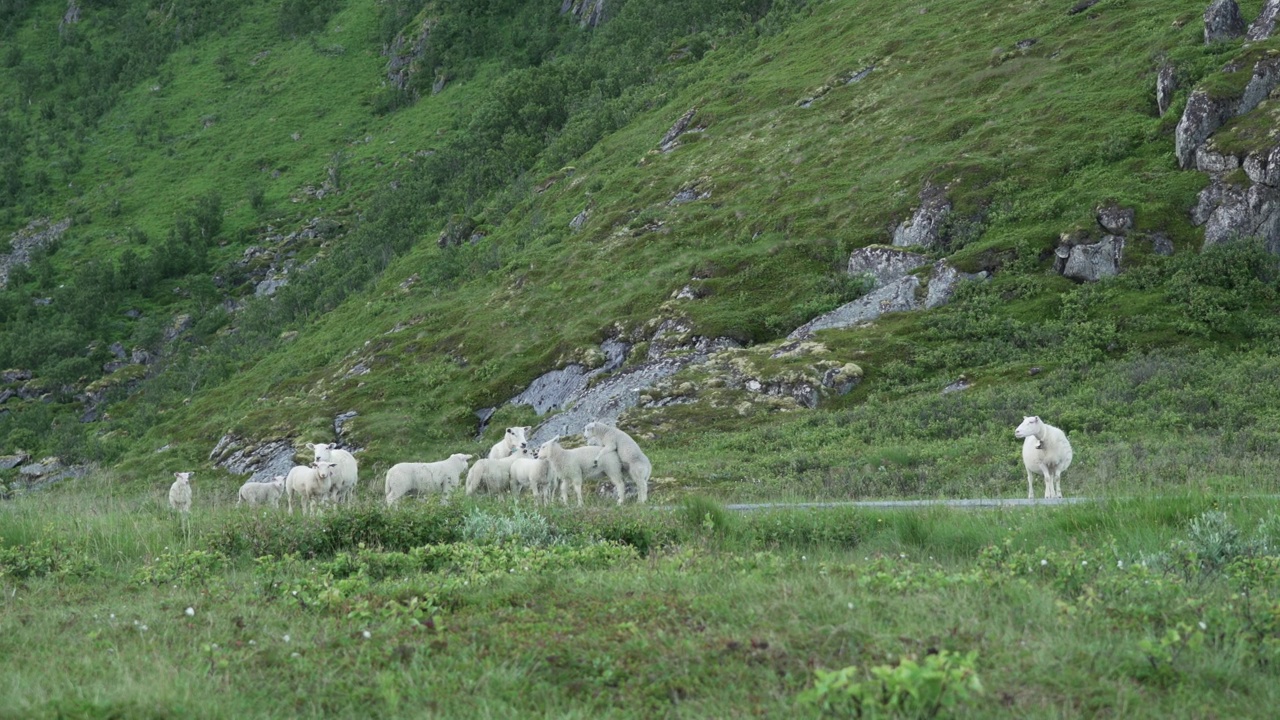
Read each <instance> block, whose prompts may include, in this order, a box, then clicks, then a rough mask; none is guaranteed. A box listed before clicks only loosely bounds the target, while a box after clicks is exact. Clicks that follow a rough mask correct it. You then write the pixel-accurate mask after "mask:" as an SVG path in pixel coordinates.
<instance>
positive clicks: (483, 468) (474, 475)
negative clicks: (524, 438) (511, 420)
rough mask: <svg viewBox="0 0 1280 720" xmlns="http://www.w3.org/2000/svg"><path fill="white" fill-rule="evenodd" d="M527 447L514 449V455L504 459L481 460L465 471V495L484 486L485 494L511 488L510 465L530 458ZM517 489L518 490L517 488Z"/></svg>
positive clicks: (530, 454)
mask: <svg viewBox="0 0 1280 720" xmlns="http://www.w3.org/2000/svg"><path fill="white" fill-rule="evenodd" d="M532 455H533V453H531V452H529V447H528V445H524V446H522V447H519V448H517V449H516V451H515V454H514V455H510V456H508V457H504V458H496V459H495V458H481V459H479V460H477V461H476V464H475V465H472V466H471V470H469V471H467V495H472V494H474V493H475V491H476V490H478V489H480V487H481V486H484V489H485V492H490V493H498V492H504V491H506V490H507V489H508V488H510V487H511V465H512V463H514V462H515V461H517V460H519V459H521V458H529V457H532ZM517 489H518V488H517Z"/></svg>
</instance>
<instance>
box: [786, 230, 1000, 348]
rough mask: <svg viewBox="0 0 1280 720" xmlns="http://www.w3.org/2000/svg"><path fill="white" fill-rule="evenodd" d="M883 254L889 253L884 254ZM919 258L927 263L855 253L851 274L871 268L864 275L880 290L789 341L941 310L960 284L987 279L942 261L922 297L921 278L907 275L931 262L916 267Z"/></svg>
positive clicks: (878, 252)
mask: <svg viewBox="0 0 1280 720" xmlns="http://www.w3.org/2000/svg"><path fill="white" fill-rule="evenodd" d="M883 250H888V252H882V251H883ZM877 258H879V259H880V260H881V261H880V262H879V263H877V262H876V259H877ZM917 258H919V259H924V257H923V256H922V255H915V254H914V253H901V254H898V255H895V254H894V251H893V250H891V249H887V248H876V247H871V248H862V249H860V250H856V251H854V253H853V254H852V255H851V256H850V258H849V266H850V270H851V271H852V270H854V269H855V268H863V267H867V266H871V269H869V270H864V271H863V273H864V274H871V275H872V276H873V277H875V278H876V281H877V284H878V285H877V288H876V289H875V290H873V291H871V292H869V293H867V294H866V295H864V296H862V297H860V298H858V299H857V300H854V301H853V302H850V303H846V304H844V305H841V306H840V307H838V308H836V309H835V310H832V311H831V312H829V313H826V314H824V315H819V316H818V317H816V318H814V319H813V320H810V321H809V322H807V323H805V324H804V325H801V326H800V327H798V328H796V329H795V330H794V331H792V332H791V334H790V335H788V336H787V339H788V340H800V339H803V338H807V337H811V336H812V335H813V333H815V332H817V331H819V330H831V329H835V328H847V327H853V326H855V325H860V324H862V323H865V322H871V321H873V320H875V319H876V318H878V317H880V316H881V315H884V314H885V313H891V312H904V311H907V310H919V309H921V308H936V307H940V306H942V305H945V304H946V303H947V302H949V301H950V300H951V297H952V296H953V295H954V294H955V290H956V286H957V285H958V284H959V283H960V281H961V280H971V279H981V278H985V277H986V273H985V272H984V273H976V274H970V273H962V272H960V271H959V270H957V269H956V268H955V267H953V266H952V265H951V264H950V263H948V262H947V261H946V260H939V261H937V262H935V263H934V264H933V267H932V269H931V270H930V272H929V287H928V290H927V292H924V293H922V292H921V286H922V285H923V283H922V282H921V281H920V278H918V277H916V276H914V275H907V273H908V272H911V271H912V270H915V269H916V268H918V267H920V266H921V265H925V264H927V263H928V260H927V259H924V262H921V263H920V264H919V265H916V264H914V263H915V262H916V259H917Z"/></svg>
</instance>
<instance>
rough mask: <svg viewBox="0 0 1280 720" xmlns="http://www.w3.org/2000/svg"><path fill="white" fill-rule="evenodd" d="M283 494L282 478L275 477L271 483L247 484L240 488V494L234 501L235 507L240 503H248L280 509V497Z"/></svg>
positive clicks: (281, 476)
mask: <svg viewBox="0 0 1280 720" xmlns="http://www.w3.org/2000/svg"><path fill="white" fill-rule="evenodd" d="M283 494H284V476H283V475H277V476H276V477H275V479H274V480H272V481H271V482H247V483H245V484H243V485H241V486H240V493H239V496H238V497H237V499H236V505H239V504H240V503H249V504H250V505H266V504H267V503H271V506H272V507H276V508H278V507H280V496H281V495H283Z"/></svg>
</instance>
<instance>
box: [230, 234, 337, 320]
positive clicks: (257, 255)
mask: <svg viewBox="0 0 1280 720" xmlns="http://www.w3.org/2000/svg"><path fill="white" fill-rule="evenodd" d="M342 234H343V227H342V226H341V225H340V224H338V223H336V222H334V221H333V220H329V219H328V218H322V217H314V218H311V219H310V220H308V221H307V222H306V224H304V225H303V226H302V227H300V228H298V229H297V230H295V231H293V232H290V233H287V234H286V233H280V232H277V231H276V230H275V229H274V228H271V227H268V228H267V232H266V234H264V235H263V236H262V238H261V240H260V242H262V243H263V244H262V245H253V246H251V247H247V248H245V250H244V254H243V255H241V257H240V259H239V260H237V261H236V267H237V268H238V269H240V270H242V271H243V272H244V273H245V277H246V279H247V280H248V281H249V282H251V283H253V294H254V295H255V296H256V297H270V296H272V295H275V294H276V292H277V291H278V290H279V289H280V288H282V287H284V286H286V285H288V284H289V278H290V276H291V275H293V274H294V273H297V272H301V271H304V270H306V269H307V268H309V267H311V264H312V263H314V262H315V258H312V259H311V260H310V261H308V262H306V263H303V264H301V265H299V264H298V261H297V259H296V257H297V254H298V250H300V249H301V248H303V247H305V246H308V245H315V244H318V243H323V242H325V241H327V240H331V239H334V238H337V237H341V236H342ZM237 309H238V306H237Z"/></svg>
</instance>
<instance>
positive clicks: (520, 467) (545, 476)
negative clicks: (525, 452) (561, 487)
mask: <svg viewBox="0 0 1280 720" xmlns="http://www.w3.org/2000/svg"><path fill="white" fill-rule="evenodd" d="M550 474H551V463H550V462H548V461H547V459H546V458H539V457H533V458H525V457H522V458H520V459H518V460H516V461H515V462H513V463H511V485H512V489H513V490H514V491H515V494H516V495H517V496H519V495H520V489H521V488H529V492H531V493H533V499H534V500H546V499H547V498H548V497H549V496H550V483H549V482H547V481H548V480H549V479H550V478H549V475H550Z"/></svg>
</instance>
